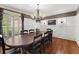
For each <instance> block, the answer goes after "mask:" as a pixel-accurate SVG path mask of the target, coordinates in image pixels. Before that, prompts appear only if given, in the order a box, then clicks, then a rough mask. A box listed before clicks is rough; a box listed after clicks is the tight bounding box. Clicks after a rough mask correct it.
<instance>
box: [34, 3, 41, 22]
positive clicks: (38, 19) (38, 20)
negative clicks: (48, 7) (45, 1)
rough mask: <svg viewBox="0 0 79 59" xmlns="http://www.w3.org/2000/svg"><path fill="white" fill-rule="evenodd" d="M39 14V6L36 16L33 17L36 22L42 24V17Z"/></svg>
mask: <svg viewBox="0 0 79 59" xmlns="http://www.w3.org/2000/svg"><path fill="white" fill-rule="evenodd" d="M39 12H40V10H39V4H37V9H36V15H35V16H34V17H33V19H34V20H36V22H40V21H41V20H42V17H41V16H40V14H39Z"/></svg>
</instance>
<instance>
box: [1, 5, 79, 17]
mask: <svg viewBox="0 0 79 59" xmlns="http://www.w3.org/2000/svg"><path fill="white" fill-rule="evenodd" d="M0 7H3V8H6V9H11V10H15V11H19V12H23V13H25V14H28V15H34V14H35V12H36V7H37V5H36V4H0ZM77 8H78V4H40V5H39V9H40V15H41V16H49V15H54V14H58V13H64V12H69V11H74V10H76V9H77Z"/></svg>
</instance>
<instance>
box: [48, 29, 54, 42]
mask: <svg viewBox="0 0 79 59" xmlns="http://www.w3.org/2000/svg"><path fill="white" fill-rule="evenodd" d="M52 33H53V30H51V31H48V34H49V35H48V37H49V41H50V43H52V35H53V34H52Z"/></svg>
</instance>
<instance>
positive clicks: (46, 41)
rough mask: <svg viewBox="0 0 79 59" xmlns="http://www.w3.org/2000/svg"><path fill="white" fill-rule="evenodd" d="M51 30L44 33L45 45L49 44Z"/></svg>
mask: <svg viewBox="0 0 79 59" xmlns="http://www.w3.org/2000/svg"><path fill="white" fill-rule="evenodd" d="M49 39H50V38H49V32H48V31H47V32H45V33H44V37H43V40H42V41H43V46H44V47H47V46H48V45H49Z"/></svg>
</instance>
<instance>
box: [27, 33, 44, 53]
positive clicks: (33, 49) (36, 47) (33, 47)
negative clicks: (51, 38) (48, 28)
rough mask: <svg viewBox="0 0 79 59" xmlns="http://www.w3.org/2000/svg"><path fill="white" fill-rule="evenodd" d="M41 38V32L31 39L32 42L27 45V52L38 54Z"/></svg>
mask: <svg viewBox="0 0 79 59" xmlns="http://www.w3.org/2000/svg"><path fill="white" fill-rule="evenodd" d="M41 39H42V34H40V35H37V36H35V37H34V39H33V43H32V44H31V45H30V47H29V49H28V50H29V52H30V53H33V54H40V53H41Z"/></svg>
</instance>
